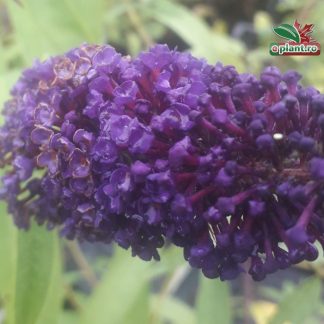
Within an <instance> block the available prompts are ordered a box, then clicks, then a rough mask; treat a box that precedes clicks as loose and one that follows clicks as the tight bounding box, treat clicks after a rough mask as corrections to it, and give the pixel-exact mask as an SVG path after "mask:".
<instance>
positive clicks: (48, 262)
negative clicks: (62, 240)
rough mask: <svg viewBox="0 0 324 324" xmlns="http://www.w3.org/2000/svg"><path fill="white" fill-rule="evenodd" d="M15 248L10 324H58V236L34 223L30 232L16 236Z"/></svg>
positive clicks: (20, 232) (9, 306)
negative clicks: (56, 323)
mask: <svg viewBox="0 0 324 324" xmlns="http://www.w3.org/2000/svg"><path fill="white" fill-rule="evenodd" d="M16 244H17V245H16V262H15V269H14V273H13V281H12V297H11V298H10V304H9V305H8V308H9V321H8V322H9V323H10V324H35V323H37V324H40V323H45V322H46V323H55V318H56V316H57V314H56V313H57V312H58V309H59V304H60V291H59V289H60V286H61V285H60V282H59V281H58V278H59V273H60V265H59V253H58V239H57V234H56V232H48V231H47V230H46V229H44V228H43V227H40V226H38V225H36V224H34V223H33V224H32V226H31V228H30V229H29V231H27V232H23V231H18V232H17V243H16ZM48 312H50V314H48ZM51 317H52V318H51ZM50 318H51V321H49V319H50ZM43 319H45V321H43Z"/></svg>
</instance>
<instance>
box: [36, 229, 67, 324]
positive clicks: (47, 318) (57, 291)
mask: <svg viewBox="0 0 324 324" xmlns="http://www.w3.org/2000/svg"><path fill="white" fill-rule="evenodd" d="M43 230H45V229H43ZM61 263H62V258H61V249H60V245H59V241H58V239H57V238H56V237H55V239H54V251H53V263H52V267H51V273H49V276H50V283H49V287H48V291H47V295H46V299H45V301H44V306H43V308H42V311H41V313H40V315H39V316H38V318H37V322H36V324H44V323H46V324H56V323H58V320H59V315H60V312H61V307H62V302H63V281H62V279H63V278H62V264H61Z"/></svg>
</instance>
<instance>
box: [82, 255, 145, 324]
mask: <svg viewBox="0 0 324 324" xmlns="http://www.w3.org/2000/svg"><path fill="white" fill-rule="evenodd" d="M149 267H150V263H149V262H143V261H141V260H138V259H135V258H132V257H131V256H130V255H129V251H123V250H119V251H118V252H117V251H116V254H115V255H114V256H113V258H112V260H111V262H110V264H108V267H107V272H106V273H105V274H104V276H103V277H102V280H101V281H100V283H99V284H98V287H97V288H96V289H95V290H94V292H93V293H92V295H91V296H90V297H89V298H88V299H87V300H86V301H85V307H84V308H83V310H84V311H83V313H82V314H81V321H80V324H89V323H96V324H107V323H114V324H124V323H129V320H130V314H131V312H132V311H134V309H135V307H136V306H137V305H141V307H140V309H137V310H136V313H134V316H136V319H138V321H136V320H135V318H134V320H135V321H134V322H133V323H143V324H146V323H147V321H146V320H145V319H148V312H149V309H148V306H146V305H147V303H148V296H147V293H148V278H149V273H148V271H147V270H148V268H149Z"/></svg>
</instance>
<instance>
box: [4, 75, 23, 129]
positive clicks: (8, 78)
mask: <svg viewBox="0 0 324 324" xmlns="http://www.w3.org/2000/svg"><path fill="white" fill-rule="evenodd" d="M19 73H20V70H9V71H7V72H6V73H4V74H3V75H1V78H0V111H1V110H2V108H3V104H4V103H5V101H6V100H8V99H9V97H10V89H11V87H12V86H13V85H14V83H15V82H16V80H17V79H18V77H19ZM2 119H3V116H2V115H0V124H2Z"/></svg>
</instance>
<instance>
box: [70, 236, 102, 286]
mask: <svg viewBox="0 0 324 324" xmlns="http://www.w3.org/2000/svg"><path fill="white" fill-rule="evenodd" d="M66 245H67V248H68V249H69V252H70V254H71V256H72V258H73V260H74V262H75V263H76V265H77V266H78V268H79V269H80V271H81V273H82V276H83V278H84V279H85V280H86V282H87V283H88V284H89V286H90V287H91V288H92V289H93V288H94V287H95V286H96V285H97V283H98V280H97V277H96V275H95V273H94V272H93V270H92V268H91V266H90V265H89V263H88V261H87V259H86V258H85V256H84V254H83V252H82V251H81V249H80V246H79V244H78V243H77V242H75V241H68V242H67V244H66Z"/></svg>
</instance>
